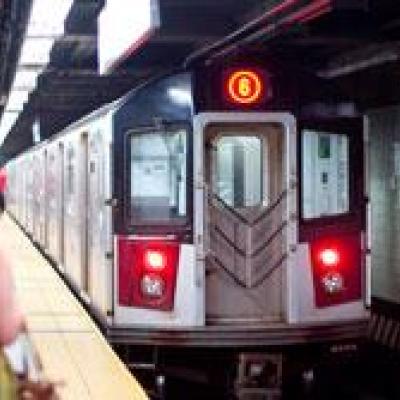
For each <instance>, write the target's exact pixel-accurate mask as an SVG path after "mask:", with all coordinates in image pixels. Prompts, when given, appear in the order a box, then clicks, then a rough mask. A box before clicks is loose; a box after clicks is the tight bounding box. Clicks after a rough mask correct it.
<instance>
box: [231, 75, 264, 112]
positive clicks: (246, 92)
mask: <svg viewBox="0 0 400 400" xmlns="http://www.w3.org/2000/svg"><path fill="white" fill-rule="evenodd" d="M227 89H228V96H229V99H230V100H231V101H233V102H234V103H238V104H254V103H257V102H258V101H260V99H261V98H262V95H263V90H264V85H263V80H262V78H261V76H260V75H259V74H258V73H256V72H255V71H251V70H239V71H235V72H233V73H232V74H230V75H229V77H228V81H227Z"/></svg>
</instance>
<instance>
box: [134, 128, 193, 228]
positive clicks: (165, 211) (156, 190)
mask: <svg viewBox="0 0 400 400" xmlns="http://www.w3.org/2000/svg"><path fill="white" fill-rule="evenodd" d="M186 142H187V133H186V131H185V130H183V129H179V130H176V131H171V132H151V131H150V132H146V133H132V134H131V136H130V146H131V147H130V156H131V172H130V186H131V187H130V195H131V213H130V214H131V223H132V225H141V224H143V223H152V222H153V223H156V222H161V223H163V222H164V223H165V222H178V223H179V222H185V220H186V218H185V217H186V213H187V210H186V199H187V178H186V175H187V173H186V164H187V160H186V158H187V143H186Z"/></svg>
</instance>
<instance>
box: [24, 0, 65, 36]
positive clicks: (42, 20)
mask: <svg viewBox="0 0 400 400" xmlns="http://www.w3.org/2000/svg"><path fill="white" fill-rule="evenodd" d="M72 3H73V0H36V1H34V2H33V5H32V10H31V14H30V17H29V22H28V27H27V33H26V36H28V37H34V36H61V35H63V34H64V22H65V18H66V16H67V15H68V12H69V10H70V8H71V6H72Z"/></svg>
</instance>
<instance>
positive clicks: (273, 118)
mask: <svg viewBox="0 0 400 400" xmlns="http://www.w3.org/2000/svg"><path fill="white" fill-rule="evenodd" d="M281 74H282V75H283V73H281ZM279 78H280V75H279V71H278V72H277V71H275V72H273V73H272V72H271V70H268V71H266V70H265V69H264V68H262V67H260V66H259V65H258V66H257V67H256V68H248V67H244V66H243V65H242V64H240V63H239V64H237V66H236V65H235V66H234V67H233V68H232V67H229V68H222V67H218V68H217V67H201V68H200V67H199V68H198V69H197V70H195V71H191V72H181V73H176V74H172V75H170V76H166V77H163V78H160V79H157V80H155V81H153V82H150V83H148V84H146V85H143V86H141V87H139V88H136V89H135V90H133V91H132V92H131V93H129V94H128V95H126V96H125V97H123V98H122V99H120V100H118V101H116V102H114V103H112V104H109V105H106V106H105V107H103V108H101V109H99V110H96V111H95V112H93V113H92V114H90V115H88V116H87V117H85V118H83V119H81V120H80V121H78V122H76V123H74V124H72V125H71V126H68V127H67V128H65V129H64V130H63V131H62V132H60V133H59V134H57V135H55V136H53V137H51V138H50V139H48V140H46V141H44V142H42V143H40V144H38V145H36V146H34V147H33V148H31V149H29V150H27V151H26V152H24V153H22V154H20V155H19V156H18V157H16V158H15V159H13V160H11V161H10V162H8V164H7V166H6V168H7V171H8V180H9V187H8V192H7V207H8V210H9V212H10V213H11V214H12V215H13V216H14V217H15V219H16V220H17V221H18V222H19V223H20V224H21V225H22V227H23V228H24V229H25V230H26V232H27V233H28V234H29V235H31V237H32V239H33V240H34V241H35V242H37V243H38V245H39V246H40V247H41V248H42V249H43V251H45V252H46V253H47V254H48V255H49V256H50V257H51V258H52V259H53V260H54V261H55V263H56V265H57V268H58V270H59V272H60V274H62V275H64V276H65V278H66V279H67V280H68V281H69V282H70V283H71V284H72V285H73V287H74V288H75V289H76V291H77V293H78V294H79V295H80V296H81V298H82V299H83V300H84V301H85V302H86V303H88V304H89V306H90V309H91V310H93V311H94V312H95V313H96V315H97V317H98V318H99V319H100V322H101V324H102V325H103V327H104V330H105V333H106V335H107V336H108V338H109V339H110V340H111V341H112V342H113V343H115V344H116V345H117V346H118V345H122V344H124V345H129V346H132V347H135V346H137V347H138V346H139V347H140V348H141V349H144V348H151V349H157V354H158V355H157V359H158V362H159V363H162V364H163V365H164V367H165V368H167V366H168V365H169V358H168V354H169V355H170V354H173V357H170V358H173V359H174V363H178V364H180V362H179V361H177V360H178V359H179V357H178V356H177V354H182V358H181V360H182V363H183V362H184V360H185V357H186V356H185V354H186V353H185V352H190V351H192V352H193V353H192V356H193V357H194V359H196V358H195V355H193V354H194V353H195V352H196V351H198V352H199V354H201V355H202V356H201V357H199V359H198V361H196V362H194V363H192V364H196V367H197V366H199V365H200V364H201V361H200V360H203V361H204V360H205V359H204V354H209V353H208V352H210V357H208V358H206V361H204V363H205V364H208V365H207V368H208V369H209V370H212V368H213V366H212V365H210V363H213V361H210V360H214V359H215V358H213V357H214V356H213V354H214V355H215V354H217V353H218V352H222V353H223V354H224V357H225V355H227V354H229V356H226V358H223V359H224V365H225V362H226V363H228V362H229V363H230V364H232V365H234V366H236V367H237V368H236V367H235V368H236V369H235V368H234V370H235V371H236V372H234V375H235V376H236V378H235V379H236V383H237V384H236V387H245V386H246V385H247V383H248V382H249V380H250V381H251V380H252V379H253V378H254V376H253V378H251V376H252V375H251V374H253V373H254V374H257V373H260V374H265V373H267V372H266V371H267V368H259V369H257V368H256V369H254V370H253V369H252V368H250V367H249V366H251V365H253V364H255V365H264V366H265V365H266V364H267V363H271V362H273V363H275V364H277V366H278V367H277V368H276V369H275V370H274V371H275V372H274V373H278V372H276V371H280V370H281V369H280V367H279V366H281V365H282V362H283V361H282V354H284V353H285V352H286V350H287V349H291V348H293V347H297V346H300V347H301V348H311V347H312V346H317V348H319V347H318V346H326V345H327V344H328V345H329V346H330V345H336V344H338V343H343V342H345V343H348V342H351V343H353V341H355V340H358V339H360V338H361V337H362V336H363V333H364V329H365V324H366V320H367V318H368V305H369V300H370V299H369V297H370V275H369V258H368V257H369V256H368V241H369V238H368V229H367V222H366V221H367V219H366V213H365V210H366V203H365V198H366V193H365V188H364V186H365V185H364V181H363V174H364V172H363V171H364V166H363V126H362V121H360V118H358V117H354V116H352V117H349V116H341V115H338V116H334V117H333V116H332V115H329V116H328V117H326V118H324V117H321V116H318V115H312V114H311V115H307V116H306V117H305V116H303V115H301V114H300V112H299V109H298V108H297V106H296V100H295V99H298V98H299V94H296V93H294V91H293V88H291V90H290V91H289V90H286V89H285V88H284V87H280V86H279V84H278V83H279V82H285V80H284V79H283V80H280V79H279ZM286 84H287V83H286ZM298 91H299V92H300V91H301V90H300V89H298ZM308 92H312V89H311V87H308ZM308 92H307V91H304V92H303V93H302V101H304V102H305V101H306V97H305V96H306V93H308ZM329 346H328V347H329ZM164 350H165V353H163V351H164ZM206 350H207V352H206ZM213 352H214V353H213ZM317 353H318V351H317ZM133 354H134V353H133ZM149 354H151V356H149V357H154V352H150V353H149ZM163 354H164V355H163ZM218 354H220V353H218ZM318 356H319V355H317V357H318ZM133 358H134V357H133ZM219 360H221V358H219ZM271 360H272V361H271ZM134 361H135V360H133V362H134ZM217 364H219V363H217ZM192 367H193V368H196V367H194V366H193V365H192ZM219 371H221V369H219ZM227 371H231V370H230V369H226V372H227ZM249 371H250V372H249ZM251 371H253V372H251ZM254 371H255V372H254ZM257 371H258V372H257ZM227 373H228V372H227ZM249 374H250V375H251V376H250V375H249ZM246 382H247V383H246ZM253 383H254V382H253Z"/></svg>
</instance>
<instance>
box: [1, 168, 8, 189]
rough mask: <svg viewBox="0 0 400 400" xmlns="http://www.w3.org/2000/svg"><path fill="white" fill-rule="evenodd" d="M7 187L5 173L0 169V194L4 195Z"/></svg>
mask: <svg viewBox="0 0 400 400" xmlns="http://www.w3.org/2000/svg"><path fill="white" fill-rule="evenodd" d="M6 187H7V172H6V170H5V169H4V168H1V169H0V192H2V193H4V192H5V190H6Z"/></svg>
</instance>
